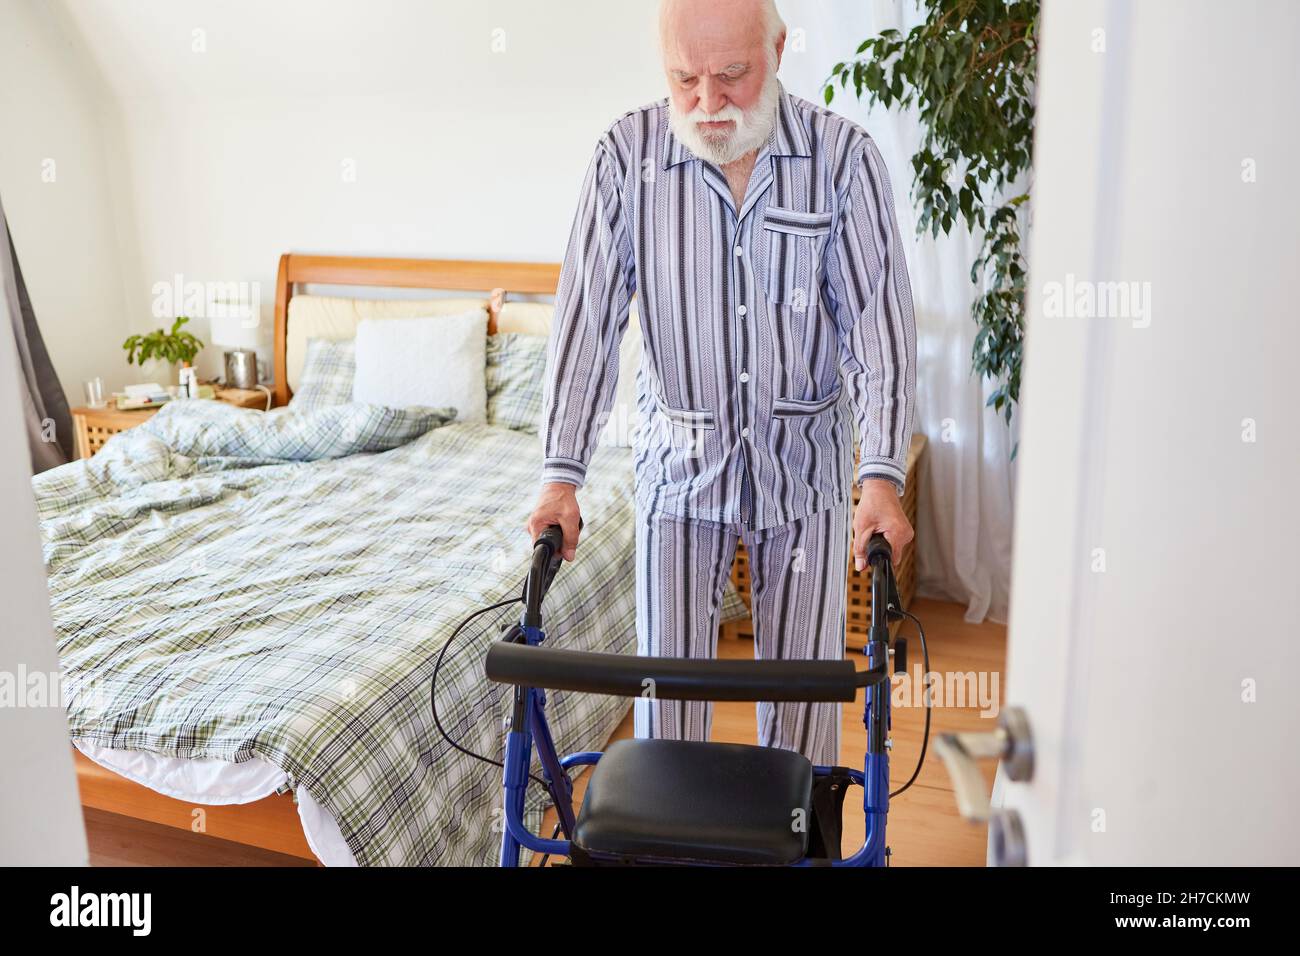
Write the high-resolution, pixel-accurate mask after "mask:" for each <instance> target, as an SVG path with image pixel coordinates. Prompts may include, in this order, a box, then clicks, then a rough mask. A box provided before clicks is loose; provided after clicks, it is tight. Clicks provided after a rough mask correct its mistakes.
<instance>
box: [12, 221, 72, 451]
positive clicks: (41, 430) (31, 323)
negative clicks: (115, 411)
mask: <svg viewBox="0 0 1300 956" xmlns="http://www.w3.org/2000/svg"><path fill="white" fill-rule="evenodd" d="M0 221H3V223H4V234H3V236H2V237H0V286H2V287H3V292H4V295H3V299H2V301H3V303H4V304H3V308H4V311H5V312H7V313H8V315H9V323H8V325H9V327H10V328H11V329H12V330H13V336H14V343H15V345H16V346H17V354H18V364H19V366H20V367H19V369H18V373H19V374H18V381H19V383H20V385H19V387H20V388H22V390H23V396H22V402H23V418H24V420H25V422H26V425H27V445H28V447H29V448H30V450H31V454H32V471H33V472H40V471H45V470H46V469H47V468H53V467H54V466H55V465H62V464H63V463H64V462H66V461H69V460H70V459H71V458H72V415H71V414H70V413H69V412H68V399H67V397H66V396H64V394H63V386H61V385H60V384H59V377H58V376H57V375H55V374H54V366H53V365H52V364H51V362H50V354H49V353H48V352H47V351H45V340H44V339H42V338H41V330H40V329H39V328H38V327H37V325H36V313H35V312H34V311H33V310H32V300H31V299H30V298H28V296H27V286H26V285H25V284H24V283H23V270H22V269H21V268H19V266H18V253H17V252H16V251H15V250H14V243H13V237H12V236H10V234H9V221H8V219H6V218H5V215H4V206H3V205H2V204H0ZM0 334H3V333H0Z"/></svg>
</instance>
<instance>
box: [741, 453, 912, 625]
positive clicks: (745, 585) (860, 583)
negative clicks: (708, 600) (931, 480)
mask: <svg viewBox="0 0 1300 956" xmlns="http://www.w3.org/2000/svg"><path fill="white" fill-rule="evenodd" d="M924 451H925V436H924V435H919V434H918V435H914V436H912V444H911V447H910V448H908V452H907V487H906V489H905V490H904V492H903V513H904V514H906V515H907V520H908V521H910V522H911V523H912V527H913V528H915V527H916V496H917V490H916V489H917V485H918V484H919V482H918V481H917V475H918V467H919V465H920V461H921V455H922V453H923V452H924ZM858 498H859V492H858V489H857V487H854V489H853V504H854V505H855V506H856V505H857V503H858ZM846 570H847V573H848V577H849V590H848V619H847V627H846V628H845V631H846V634H845V638H846V642H847V644H848V646H849V647H862V646H863V645H864V644H865V643H866V639H867V628H868V627H870V626H871V569H870V568H868V569H867V570H865V571H861V572H859V571H856V570H854V568H853V561H852V559H851V558H850V560H849V566H848V568H847V569H846ZM894 573H895V576H896V577H897V578H898V596H899V597H900V598H901V599H902V602H903V607H905V608H907V607H911V604H912V598H913V597H915V595H916V549H915V548H913V547H908V548H907V550H906V551H905V552H904V553H903V560H902V562H901V563H900V564H898V566H897V567H896V568H895V569H894ZM731 580H732V581H734V582H735V584H736V590H738V591H739V592H740V597H741V599H742V600H743V601H744V602H745V606H746V607H750V606H751V605H750V599H749V556H748V555H747V554H746V553H745V546H744V545H743V544H741V545H737V546H736V560H735V563H734V564H733V565H732V566H731ZM722 635H723V637H749V638H752V637H753V636H754V625H753V622H752V621H750V620H743V621H733V622H731V623H730V624H724V625H723V626H722Z"/></svg>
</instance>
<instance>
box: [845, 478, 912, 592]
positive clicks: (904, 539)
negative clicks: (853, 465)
mask: <svg viewBox="0 0 1300 956" xmlns="http://www.w3.org/2000/svg"><path fill="white" fill-rule="evenodd" d="M877 531H879V532H881V533H882V534H884V536H885V540H886V541H888V542H889V546H890V547H891V548H893V551H894V564H895V565H897V564H898V563H899V562H900V561H902V560H903V549H904V548H906V547H907V545H908V543H909V542H911V540H912V536H913V531H912V524H911V522H909V521H908V520H907V515H905V514H903V504H902V499H901V498H900V497H899V494H898V489H897V488H896V487H895V486H894V483H893V482H892V481H888V480H886V479H884V478H868V479H866V480H865V481H863V482H862V497H861V499H860V500H859V501H858V506H857V508H856V509H854V511H853V566H854V567H855V568H857V569H858V570H859V571H861V570H862V569H863V568H865V567H866V566H867V542H869V541H870V540H871V536H872V535H873V534H875V533H876V532H877Z"/></svg>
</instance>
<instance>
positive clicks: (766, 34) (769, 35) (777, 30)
mask: <svg viewBox="0 0 1300 956" xmlns="http://www.w3.org/2000/svg"><path fill="white" fill-rule="evenodd" d="M668 2H669V0H659V22H660V23H663V19H664V7H666V6H667V5H668ZM761 5H762V8H763V9H762V16H763V42H764V43H765V44H767V46H768V47H769V48H770V47H774V46H775V45H776V38H777V37H779V36H780V35H781V34H782V33H784V32H785V21H784V20H782V19H781V14H780V11H778V10H777V9H776V0H762V4H761ZM661 39H662V38H661ZM770 55H771V57H772V58H773V59H775V57H776V53H775V51H773V52H772V53H771V54H770Z"/></svg>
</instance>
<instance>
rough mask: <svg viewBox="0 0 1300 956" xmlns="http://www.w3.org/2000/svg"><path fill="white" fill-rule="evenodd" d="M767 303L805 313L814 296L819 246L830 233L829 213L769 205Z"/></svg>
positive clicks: (766, 217)
mask: <svg viewBox="0 0 1300 956" xmlns="http://www.w3.org/2000/svg"><path fill="white" fill-rule="evenodd" d="M763 228H764V229H765V230H767V300H768V301H769V302H771V303H773V304H777V305H783V306H787V307H789V308H790V309H792V310H794V311H795V312H805V311H807V309H808V306H809V304H810V303H811V302H812V301H813V299H814V297H815V296H816V294H817V287H818V275H819V273H820V271H821V270H820V268H819V266H820V260H821V254H822V246H823V244H824V243H825V241H826V237H827V236H828V235H829V234H830V231H831V214H830V212H829V211H827V212H798V211H796V210H794V209H783V208H781V207H779V206H768V207H767V211H766V212H765V213H764V214H763Z"/></svg>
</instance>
